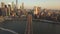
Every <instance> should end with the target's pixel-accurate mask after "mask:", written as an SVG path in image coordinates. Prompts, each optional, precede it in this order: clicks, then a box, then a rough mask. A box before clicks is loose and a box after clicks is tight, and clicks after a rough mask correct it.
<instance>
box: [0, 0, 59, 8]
mask: <svg viewBox="0 0 60 34" xmlns="http://www.w3.org/2000/svg"><path fill="white" fill-rule="evenodd" d="M12 1H14V3H15V0H0V2H5V3H6V4H8V3H11V2H12ZM22 2H24V5H25V7H26V8H33V6H40V7H42V8H48V9H60V0H18V5H21V3H22Z"/></svg>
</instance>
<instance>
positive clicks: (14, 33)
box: [0, 27, 18, 34]
mask: <svg viewBox="0 0 60 34" xmlns="http://www.w3.org/2000/svg"><path fill="white" fill-rule="evenodd" d="M0 29H1V30H4V31H9V32H11V33H13V34H18V33H17V32H15V31H12V30H9V29H5V28H2V27H0Z"/></svg>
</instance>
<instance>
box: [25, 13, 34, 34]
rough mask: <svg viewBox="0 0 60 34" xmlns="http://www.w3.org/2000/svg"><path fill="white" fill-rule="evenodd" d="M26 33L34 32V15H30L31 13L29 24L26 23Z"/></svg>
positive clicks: (31, 33) (28, 19)
mask: <svg viewBox="0 0 60 34" xmlns="http://www.w3.org/2000/svg"><path fill="white" fill-rule="evenodd" d="M25 34H33V30H32V15H30V14H29V15H28V16H27V24H26V30H25Z"/></svg>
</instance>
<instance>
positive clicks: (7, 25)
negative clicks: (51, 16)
mask: <svg viewBox="0 0 60 34" xmlns="http://www.w3.org/2000/svg"><path fill="white" fill-rule="evenodd" d="M56 23H57V22H56ZM56 23H55V24H54V23H53V22H52V23H49V22H48V21H47V22H43V21H39V20H36V21H35V20H33V21H32V31H33V34H60V25H59V24H56ZM26 25H27V19H24V18H23V19H22V20H21V19H20V18H15V19H12V20H5V21H4V22H2V23H1V24H0V34H14V33H15V34H25V31H26ZM5 29H6V30H8V31H5ZM11 31H12V32H14V33H12V32H11Z"/></svg>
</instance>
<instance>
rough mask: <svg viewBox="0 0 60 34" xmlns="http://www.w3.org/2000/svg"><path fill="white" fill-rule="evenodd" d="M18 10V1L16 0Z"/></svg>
mask: <svg viewBox="0 0 60 34" xmlns="http://www.w3.org/2000/svg"><path fill="white" fill-rule="evenodd" d="M16 8H18V0H16Z"/></svg>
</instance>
